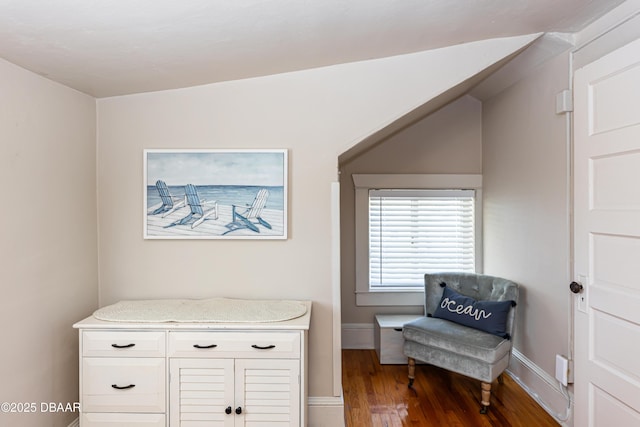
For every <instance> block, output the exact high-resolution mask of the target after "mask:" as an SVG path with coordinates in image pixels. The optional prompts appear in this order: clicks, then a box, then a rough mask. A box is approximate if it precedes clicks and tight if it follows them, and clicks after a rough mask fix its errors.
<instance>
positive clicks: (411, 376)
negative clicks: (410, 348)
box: [409, 357, 416, 388]
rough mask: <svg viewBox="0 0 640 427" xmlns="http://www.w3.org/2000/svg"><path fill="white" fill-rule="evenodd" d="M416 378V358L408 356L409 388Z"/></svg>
mask: <svg viewBox="0 0 640 427" xmlns="http://www.w3.org/2000/svg"><path fill="white" fill-rule="evenodd" d="M415 379H416V359H414V358H413V357H409V388H413V381H414V380H415Z"/></svg>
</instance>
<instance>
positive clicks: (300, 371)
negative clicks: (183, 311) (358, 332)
mask: <svg viewBox="0 0 640 427" xmlns="http://www.w3.org/2000/svg"><path fill="white" fill-rule="evenodd" d="M306 304H307V313H306V314H305V315H304V316H302V317H300V318H296V319H292V320H289V321H283V322H270V323H237V324H229V323H225V324H223V323H218V324H214V323H211V324H209V323H137V324H136V323H124V322H123V323H120V322H106V321H101V320H97V319H95V318H93V317H89V318H87V319H85V320H83V321H81V322H78V323H76V324H75V325H74V327H76V328H78V329H79V331H80V406H81V415H80V426H81V427H115V426H135V427H205V426H206V427H216V426H221V427H251V426H258V425H260V426H267V425H268V426H272V427H304V426H306V417H307V415H306V413H307V411H306V403H307V374H306V363H307V362H306V361H307V342H308V339H307V338H308V329H309V321H310V314H311V313H310V311H311V303H309V302H307V303H306Z"/></svg>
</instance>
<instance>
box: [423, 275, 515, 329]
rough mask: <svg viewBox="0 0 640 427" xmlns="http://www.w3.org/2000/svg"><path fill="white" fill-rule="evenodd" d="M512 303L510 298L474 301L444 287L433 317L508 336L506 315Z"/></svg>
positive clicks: (513, 303)
mask: <svg viewBox="0 0 640 427" xmlns="http://www.w3.org/2000/svg"><path fill="white" fill-rule="evenodd" d="M512 305H515V302H514V301H511V300H507V301H476V300H475V299H473V298H471V297H467V296H464V295H460V294H459V293H457V292H456V291H454V290H452V289H449V288H448V287H445V288H444V292H443V294H442V299H441V300H440V304H439V305H438V307H437V308H436V311H435V313H433V317H439V318H441V319H447V320H450V321H452V322H456V323H459V324H461V325H465V326H469V327H471V328H475V329H479V330H481V331H485V332H489V333H491V334H494V335H498V336H500V337H503V338H509V334H507V332H506V329H507V316H508V315H509V310H510V309H511V306H512Z"/></svg>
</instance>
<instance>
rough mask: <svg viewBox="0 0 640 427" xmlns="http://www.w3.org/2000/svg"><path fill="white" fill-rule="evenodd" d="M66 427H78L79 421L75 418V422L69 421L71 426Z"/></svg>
mask: <svg viewBox="0 0 640 427" xmlns="http://www.w3.org/2000/svg"><path fill="white" fill-rule="evenodd" d="M67 427H80V419H79V418H76V419H75V420H73V421H71V424H69V425H68V426H67Z"/></svg>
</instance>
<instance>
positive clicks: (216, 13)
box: [0, 0, 623, 97]
mask: <svg viewBox="0 0 640 427" xmlns="http://www.w3.org/2000/svg"><path fill="white" fill-rule="evenodd" d="M622 2H623V0H561V1H558V0H183V1H177V0H126V1H124V0H123V1H117V0H116V1H114V0H55V1H41V0H0V57H2V58H4V59H6V60H7V61H9V62H12V63H14V64H17V65H19V66H21V67H24V68H26V69H29V70H31V71H33V72H36V73H38V74H41V75H43V76H46V77H48V78H50V79H52V80H55V81H58V82H60V83H62V84H65V85H67V86H70V87H72V88H75V89H77V90H79V91H82V92H85V93H87V94H90V95H93V96H96V97H106V96H114V95H121V94H129V93H137V92H146V91H154V90H163V89H171V88H179V87H187V86H194V85H200V84H206V83H213V82H220V81H226V80H236V79H242V78H248V77H256V76H263V75H269V74H275V73H283V72H289V71H296V70H303V69H308V68H315V67H321V66H327V65H334V64H339V63H346V62H353V61H362V60H367V59H374V58H381V57H386V56H394V55H400V54H405V53H411V52H418V51H423V50H429V49H434V48H440V47H445V46H452V45H456V44H460V43H466V42H471V41H476V40H484V39H489V38H496V37H505V36H513V35H520V34H530V33H538V32H558V33H572V32H576V31H578V30H580V29H582V28H583V27H584V26H586V25H587V24H589V23H590V22H592V21H593V20H595V19H596V18H598V17H600V16H602V15H603V14H604V13H606V12H608V11H610V10H611V9H613V8H614V7H616V6H617V5H619V4H620V3H622Z"/></svg>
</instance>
